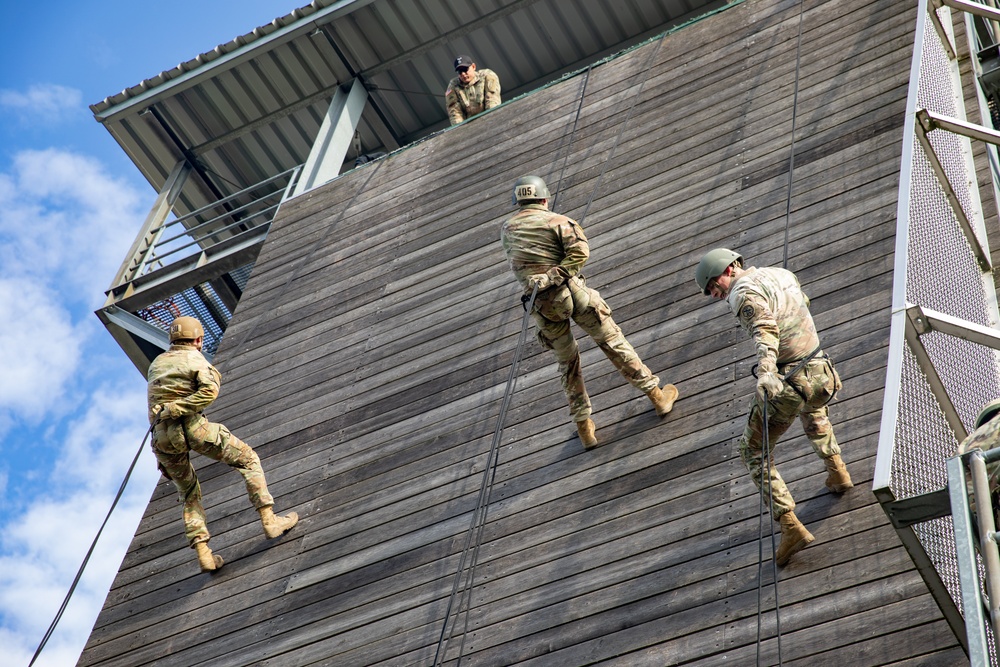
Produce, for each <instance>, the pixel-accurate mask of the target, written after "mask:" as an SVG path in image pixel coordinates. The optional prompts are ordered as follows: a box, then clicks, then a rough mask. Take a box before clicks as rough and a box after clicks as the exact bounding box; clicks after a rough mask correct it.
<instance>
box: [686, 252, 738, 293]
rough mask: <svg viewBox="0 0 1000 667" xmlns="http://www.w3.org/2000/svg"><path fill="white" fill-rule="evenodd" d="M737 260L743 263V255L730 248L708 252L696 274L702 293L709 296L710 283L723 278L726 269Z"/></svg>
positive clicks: (695, 277)
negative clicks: (713, 279) (720, 277)
mask: <svg viewBox="0 0 1000 667" xmlns="http://www.w3.org/2000/svg"><path fill="white" fill-rule="evenodd" d="M737 260H739V261H740V262H742V261H743V255H741V254H739V253H738V252H736V251H733V250H730V249H729V248H715V249H714V250H709V251H708V252H706V253H705V255H704V256H703V257H702V258H701V261H700V262H698V268H697V269H696V270H695V272H694V279H695V280H696V281H697V282H698V287H699V288H701V293H702V294H705V295H706V296H707V295H708V282H709V281H710V280H712V278H718V277H719V276H721V275H722V274H723V272H724V271H725V270H726V267H727V266H729V265H730V264H732V263H733V262H735V261H737Z"/></svg>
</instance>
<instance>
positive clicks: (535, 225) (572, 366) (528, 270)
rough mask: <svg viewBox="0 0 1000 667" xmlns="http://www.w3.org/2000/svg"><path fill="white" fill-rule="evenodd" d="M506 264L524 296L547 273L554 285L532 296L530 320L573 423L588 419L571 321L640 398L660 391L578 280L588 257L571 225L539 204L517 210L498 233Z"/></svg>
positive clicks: (596, 297)
mask: <svg viewBox="0 0 1000 667" xmlns="http://www.w3.org/2000/svg"><path fill="white" fill-rule="evenodd" d="M500 241H501V243H502V244H503V249H504V252H505V253H506V255H507V261H508V262H509V263H510V268H511V271H513V272H514V275H515V277H516V278H517V280H518V282H520V283H521V285H522V286H523V287H524V293H525V294H527V295H530V294H531V288H530V287H529V286H528V276H531V275H535V274H540V273H547V274H548V275H549V276H550V277H551V278H552V280H553V283H554V286H553V287H550V288H548V289H546V290H543V291H540V292H539V293H538V295H537V296H536V297H535V307H534V309H533V310H532V313H531V316H532V318H533V319H534V320H535V324H536V326H537V327H538V340H539V342H540V343H541V344H542V345H543V346H544V347H546V348H548V349H550V350H552V351H553V352H554V353H555V356H556V360H557V361H558V362H559V373H560V376H561V378H562V387H563V391H564V392H566V398H567V400H568V401H569V406H570V414H571V415H572V417H573V421H575V422H582V421H585V420H587V419H589V418H590V413H591V405H590V397H589V396H588V395H587V389H586V388H585V387H584V383H583V373H582V371H581V366H580V349H579V347H578V346H577V343H576V339H575V338H574V337H573V334H572V332H571V331H570V327H569V319H570V318H571V317H572V318H573V321H574V322H576V323H577V324H578V325H580V327H581V328H582V329H583V330H584V331H586V332H587V333H588V334H589V335H590V337H591V338H593V339H594V342H595V343H597V345H598V347H600V348H601V350H602V351H603V352H604V354H605V355H607V357H608V359H610V360H611V363H613V364H614V365H615V368H617V369H618V371H619V372H620V373H621V374H622V376H623V377H624V378H625V379H626V380H628V381H629V383H631V384H632V386H634V387H636V388H637V389H639V390H640V391H642V392H643V393H644V394H648V393H649V392H651V391H653V389H656V388H657V387H659V386H660V380H659V378H657V377H656V376H655V375H653V374H652V373H651V372H650V371H649V369H648V368H646V366H645V365H644V364H643V363H642V360H641V359H639V355H637V354H636V352H635V350H634V349H633V348H632V346H631V345H630V344H629V342H628V341H627V340H625V336H624V334H622V330H621V329H620V328H619V327H618V325H617V324H615V321H614V320H613V319H611V307H610V306H608V304H607V302H606V301H604V299H602V298H601V295H600V294H598V292H597V290H594V289H591V288H589V287H587V286H586V284H585V282H584V278H583V276H581V275H579V274H580V271H581V269H583V265H584V264H585V263H586V262H587V259H588V258H589V257H590V246H589V245H588V243H587V237H586V236H585V235H584V233H583V229H582V228H581V227H580V225H579V224H577V223H576V221H574V220H571V219H570V218H567V217H566V216H564V215H559V214H557V213H553V212H551V211H549V210H548V209H547V208H546V207H545V206H544V205H542V204H527V205H524V206H522V207H521V210H520V211H519V212H518V213H516V214H515V215H514V216H513V217H512V218H511V219H510V220H508V221H507V222H505V223H504V225H503V228H502V229H501V232H500Z"/></svg>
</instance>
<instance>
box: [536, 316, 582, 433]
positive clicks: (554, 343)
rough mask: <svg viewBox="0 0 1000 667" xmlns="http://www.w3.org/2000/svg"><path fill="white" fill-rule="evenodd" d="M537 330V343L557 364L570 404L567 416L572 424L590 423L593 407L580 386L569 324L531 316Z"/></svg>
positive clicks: (576, 348) (577, 351) (576, 350)
mask: <svg viewBox="0 0 1000 667" xmlns="http://www.w3.org/2000/svg"><path fill="white" fill-rule="evenodd" d="M532 317H533V318H534V320H535V325H536V326H537V327H538V341H539V342H540V343H541V344H542V346H543V347H546V348H548V349H550V350H552V352H553V353H554V354H555V356H556V361H557V362H558V364H559V378H560V381H561V382H562V388H563V392H564V393H565V394H566V400H567V401H568V402H569V412H570V415H571V417H572V418H573V421H574V422H577V423H580V422H584V421H586V420H588V419H590V414H591V411H592V406H591V403H590V396H588V395H587V388H586V386H585V385H584V382H583V368H582V365H581V363H580V348H579V346H578V345H577V343H576V339H574V338H573V334H572V332H571V331H570V328H569V320H562V321H560V322H553V321H552V320H549V319H546V318H545V317H544V316H543V315H541V314H540V313H537V312H535V313H532Z"/></svg>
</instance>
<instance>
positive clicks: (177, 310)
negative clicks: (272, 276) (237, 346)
mask: <svg viewBox="0 0 1000 667" xmlns="http://www.w3.org/2000/svg"><path fill="white" fill-rule="evenodd" d="M246 275H249V269H247V271H246ZM237 284H239V281H238V280H237ZM243 285H246V279H245V277H244V282H243ZM241 289H242V286H241ZM136 315H137V316H139V317H141V318H142V319H144V320H146V321H147V322H149V323H150V324H153V325H155V326H156V327H158V328H160V329H163V330H164V331H168V330H169V328H170V323H171V322H172V321H173V319H174V318H175V317H179V316H181V315H187V316H189V317H196V318H198V320H200V321H201V323H202V326H203V327H204V328H205V342H204V347H203V348H202V351H203V352H204V353H205V354H206V355H207V356H208V357H212V356H213V355H214V354H215V351H216V350H217V349H219V342H220V341H221V340H222V334H223V333H225V331H226V327H227V326H228V324H229V320H230V319H232V316H233V314H232V313H231V312H229V309H228V308H226V306H225V304H224V303H223V301H222V299H220V298H219V296H218V295H217V294H216V292H215V289H213V288H212V286H211V285H210V284H209V283H201V284H200V285H195V286H194V287H190V288H188V289H186V290H184V291H183V292H181V293H180V294H175V295H174V296H172V297H170V298H168V299H164V300H163V301H160V302H158V303H155V304H153V305H151V306H149V307H147V308H143V309H142V310H140V311H139V312H137V313H136Z"/></svg>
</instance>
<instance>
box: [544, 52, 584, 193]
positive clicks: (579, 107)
mask: <svg viewBox="0 0 1000 667" xmlns="http://www.w3.org/2000/svg"><path fill="white" fill-rule="evenodd" d="M593 67H594V66H593V65H591V66H590V67H588V68H587V71H586V72H584V74H583V83H581V84H580V102H579V103H578V104H577V105H576V115H575V116H574V117H573V129H572V130H570V133H569V143H568V144H566V155H564V156H563V163H562V169H560V170H559V179H558V180H557V181H556V196H555V197H553V198H552V206H551V207H550V210H552V211H555V210H556V203H557V202H558V201H559V194H560V193H561V192H562V180H563V176H564V175H565V174H566V165H567V164H569V156H570V153H572V152H573V142H574V141H575V140H576V126H577V124H578V123H579V122H580V112H581V111H582V110H583V100H584V98H585V97H586V96H587V83H588V82H589V81H590V70H592V69H593ZM560 150H562V149H560ZM556 155H558V152H557V153H556ZM557 159H558V158H557Z"/></svg>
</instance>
